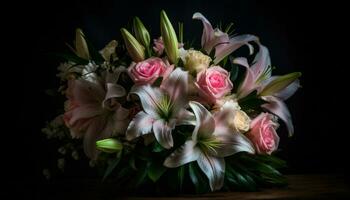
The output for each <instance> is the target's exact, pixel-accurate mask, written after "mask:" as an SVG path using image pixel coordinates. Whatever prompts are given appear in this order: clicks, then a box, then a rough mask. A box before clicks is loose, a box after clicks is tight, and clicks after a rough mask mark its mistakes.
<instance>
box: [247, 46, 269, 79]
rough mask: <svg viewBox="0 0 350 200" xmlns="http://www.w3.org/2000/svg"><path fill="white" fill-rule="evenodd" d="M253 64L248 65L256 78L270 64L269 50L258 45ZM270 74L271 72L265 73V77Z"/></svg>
mask: <svg viewBox="0 0 350 200" xmlns="http://www.w3.org/2000/svg"><path fill="white" fill-rule="evenodd" d="M253 63H254V64H253V65H252V66H251V67H250V69H251V70H252V72H253V74H254V77H256V78H257V79H258V78H259V77H260V76H261V75H262V73H263V72H264V71H265V70H266V68H267V67H268V66H270V65H271V60H270V54H269V50H268V49H267V48H266V47H265V46H263V45H259V52H258V53H257V54H256V56H255V58H254V61H253ZM270 76H271V72H269V74H268V75H267V78H269V77H270Z"/></svg>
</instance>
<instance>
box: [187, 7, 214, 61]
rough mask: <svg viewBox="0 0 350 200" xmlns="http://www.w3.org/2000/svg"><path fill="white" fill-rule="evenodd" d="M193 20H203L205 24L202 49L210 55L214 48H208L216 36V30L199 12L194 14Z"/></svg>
mask: <svg viewBox="0 0 350 200" xmlns="http://www.w3.org/2000/svg"><path fill="white" fill-rule="evenodd" d="M192 19H198V20H201V21H202V23H203V33H202V42H201V43H202V47H203V48H204V50H205V51H206V52H207V53H208V54H209V53H210V51H211V50H212V47H209V46H207V45H206V44H208V43H209V41H210V40H211V38H212V37H213V35H214V29H213V27H212V26H211V24H210V22H209V21H208V20H207V19H206V18H205V17H204V16H203V15H202V14H201V13H199V12H196V13H194V14H193V17H192Z"/></svg>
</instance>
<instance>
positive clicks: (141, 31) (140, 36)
mask: <svg viewBox="0 0 350 200" xmlns="http://www.w3.org/2000/svg"><path fill="white" fill-rule="evenodd" d="M134 31H135V36H136V39H137V40H138V41H139V42H141V44H142V45H144V46H145V47H146V48H148V47H149V45H150V42H151V38H150V36H149V33H148V31H147V29H146V28H145V26H144V25H143V23H142V22H141V20H140V18H138V17H135V18H134Z"/></svg>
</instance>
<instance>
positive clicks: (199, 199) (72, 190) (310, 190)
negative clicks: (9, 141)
mask: <svg viewBox="0 0 350 200" xmlns="http://www.w3.org/2000/svg"><path fill="white" fill-rule="evenodd" d="M287 178H288V180H289V185H288V186H287V187H284V188H272V189H263V190H261V191H259V192H214V193H208V194H203V195H179V196H176V197H133V196H132V194H130V195H131V196H128V197H125V196H123V197H121V196H119V195H118V193H116V192H113V191H114V190H115V188H114V187H113V185H101V183H100V182H99V181H96V180H90V181H89V180H84V181H81V180H71V181H68V182H65V183H59V184H58V183H55V185H54V186H55V187H54V189H53V187H51V189H49V190H48V188H49V187H41V188H38V190H37V199H84V200H88V199H128V200H151V199H155V200H185V199H194V200H205V199H217V200H226V199H237V200H264V199H315V200H316V199H350V187H349V184H348V183H347V182H346V181H347V180H346V179H345V177H344V176H342V175H329V174H328V175H288V176H287ZM51 186H53V185H51Z"/></svg>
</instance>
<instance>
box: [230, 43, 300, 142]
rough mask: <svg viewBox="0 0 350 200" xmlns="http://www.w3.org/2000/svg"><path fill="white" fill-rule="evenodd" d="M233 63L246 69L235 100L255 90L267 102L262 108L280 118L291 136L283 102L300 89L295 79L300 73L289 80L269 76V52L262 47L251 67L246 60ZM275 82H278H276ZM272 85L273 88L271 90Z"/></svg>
mask: <svg viewBox="0 0 350 200" xmlns="http://www.w3.org/2000/svg"><path fill="white" fill-rule="evenodd" d="M234 63H236V64H240V65H242V66H244V67H245V68H246V75H245V78H244V80H243V82H242V84H241V85H240V86H239V87H238V89H237V98H239V99H241V98H243V97H245V96H247V95H248V94H249V93H251V92H252V91H254V90H257V92H258V95H260V96H261V98H262V99H264V100H265V101H267V102H269V103H267V104H263V105H262V107H263V108H265V109H266V110H268V111H269V112H271V113H273V114H275V115H277V116H278V117H279V118H281V119H282V120H283V121H284V122H285V123H286V125H287V129H288V133H289V135H290V136H291V135H293V132H294V127H293V122H292V118H291V115H290V112H289V110H288V108H287V106H286V105H285V103H284V102H283V101H284V100H286V99H288V98H289V97H290V96H292V95H293V94H294V93H295V92H296V91H297V89H298V88H299V87H300V83H299V80H298V79H297V78H298V77H299V76H300V73H296V74H295V75H294V76H291V77H290V78H289V79H287V78H288V77H287V76H288V75H285V76H284V77H286V79H281V78H282V76H271V61H270V56H269V51H268V49H267V48H266V47H264V46H263V45H260V50H259V52H258V54H257V55H256V57H255V59H254V61H253V63H254V64H253V65H252V66H249V64H248V61H247V59H246V58H236V59H235V60H234ZM291 75H293V74H291ZM277 80H280V81H279V82H276V81H277ZM273 83H274V85H273V86H274V88H272V84H273ZM267 88H269V90H267ZM271 88H272V89H271ZM267 91H268V92H267Z"/></svg>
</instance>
